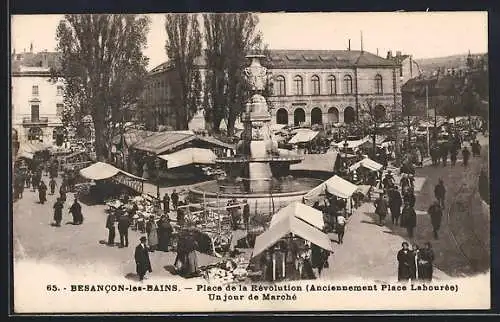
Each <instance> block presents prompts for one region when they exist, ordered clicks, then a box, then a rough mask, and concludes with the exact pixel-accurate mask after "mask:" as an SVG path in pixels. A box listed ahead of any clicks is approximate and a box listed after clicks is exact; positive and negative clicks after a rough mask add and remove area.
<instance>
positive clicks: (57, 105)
mask: <svg viewBox="0 0 500 322" xmlns="http://www.w3.org/2000/svg"><path fill="white" fill-rule="evenodd" d="M58 57H59V55H58V54H57V53H54V52H47V51H44V52H40V53H33V52H32V51H30V52H23V53H19V54H15V53H13V54H12V64H11V66H12V71H11V97H12V106H11V119H12V128H13V133H15V134H17V137H18V140H19V142H20V146H21V147H22V145H23V143H25V142H43V143H47V144H53V143H54V142H55V138H56V135H57V134H58V133H60V131H62V130H63V129H62V122H61V115H62V112H63V110H64V81H63V79H52V74H51V68H52V67H55V64H57V60H58Z"/></svg>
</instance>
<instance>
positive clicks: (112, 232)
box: [106, 213, 116, 246]
mask: <svg viewBox="0 0 500 322" xmlns="http://www.w3.org/2000/svg"><path fill="white" fill-rule="evenodd" d="M106 228H107V229H108V246H114V245H115V236H116V229H115V215H114V214H112V213H110V214H109V215H108V218H106Z"/></svg>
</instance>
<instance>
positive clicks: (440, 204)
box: [10, 12, 491, 314]
mask: <svg viewBox="0 0 500 322" xmlns="http://www.w3.org/2000/svg"><path fill="white" fill-rule="evenodd" d="M33 28H35V29H36V31H37V32H36V33H34V29H33ZM11 36H12V37H11V39H12V42H11V65H10V66H11V77H10V81H11V98H12V103H11V109H12V110H11V115H12V156H13V159H12V174H13V175H12V203H13V213H12V216H11V217H10V218H11V220H12V225H13V235H12V236H11V238H12V239H11V240H12V246H13V258H12V260H13V283H14V294H13V301H14V310H15V313H31V314H38V313H57V314H59V313H82V314H83V313H113V312H124V313H140V312H142V313H149V312H151V313H152V312H170V313H171V312H191V313H192V312H241V311H253V312H264V311H315V310H322V311H342V310H407V311H411V310H422V309H425V310H438V309H439V310H447V309H489V308H490V255H491V254H490V192H489V163H488V162H489V161H488V160H489V159H488V155H489V153H488V152H489V118H488V113H489V83H488V15H487V13H486V12H421V13H405V12H394V13H388V12H386V13H377V12H372V13H231V14H213V13H187V14H168V13H161V14H145V15H139V14H137V15H133V14H123V15H122V14H88V15H87V14H68V15H15V16H12V17H11Z"/></svg>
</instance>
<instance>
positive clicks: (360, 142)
mask: <svg viewBox="0 0 500 322" xmlns="http://www.w3.org/2000/svg"><path fill="white" fill-rule="evenodd" d="M346 142H347V148H348V149H355V148H359V147H360V146H361V145H363V144H365V143H366V142H369V138H368V137H364V138H362V139H361V140H351V141H340V142H337V143H332V145H333V146H336V147H337V148H339V149H342V148H344V147H345V143H346Z"/></svg>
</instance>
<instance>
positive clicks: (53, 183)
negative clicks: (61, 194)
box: [49, 178, 56, 195]
mask: <svg viewBox="0 0 500 322" xmlns="http://www.w3.org/2000/svg"><path fill="white" fill-rule="evenodd" d="M49 187H50V194H51V195H53V194H54V192H55V190H56V180H54V178H51V179H50V181H49Z"/></svg>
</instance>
